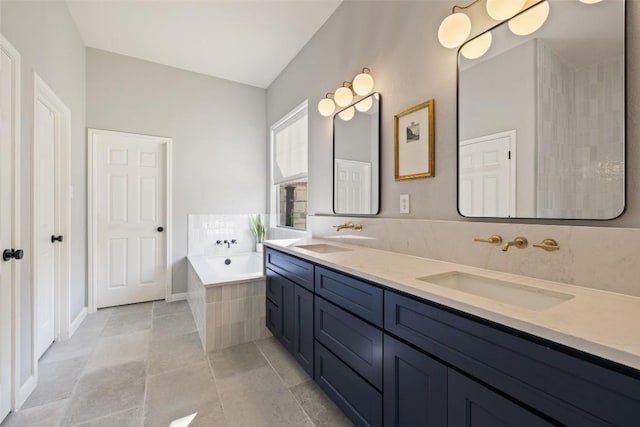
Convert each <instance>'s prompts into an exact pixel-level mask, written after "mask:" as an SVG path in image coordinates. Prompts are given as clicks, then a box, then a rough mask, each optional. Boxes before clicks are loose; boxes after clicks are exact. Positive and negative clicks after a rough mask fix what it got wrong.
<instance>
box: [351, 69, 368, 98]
mask: <svg viewBox="0 0 640 427" xmlns="http://www.w3.org/2000/svg"><path fill="white" fill-rule="evenodd" d="M372 90H373V77H371V74H369V73H365V72H362V73H360V74H358V75H357V76H355V78H354V79H353V91H354V92H355V93H357V94H358V95H360V96H365V95H369V94H370V93H371V91H372Z"/></svg>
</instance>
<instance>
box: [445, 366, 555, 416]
mask: <svg viewBox="0 0 640 427" xmlns="http://www.w3.org/2000/svg"><path fill="white" fill-rule="evenodd" d="M448 376H449V426H450V427H503V426H504V427H507V426H513V427H539V426H540V427H542V426H552V425H555V424H552V423H551V422H550V421H547V420H545V419H543V418H541V417H539V416H538V415H536V414H534V413H532V412H530V411H529V410H528V409H526V408H524V407H522V406H520V405H518V404H517V403H514V402H512V401H511V400H508V399H507V398H505V397H503V396H501V395H499V394H498V393H496V392H494V391H493V390H491V389H489V388H487V387H485V386H483V385H482V384H480V383H478V382H475V381H474V380H472V379H470V378H467V377H465V376H464V375H462V374H459V373H458V372H456V371H454V370H452V369H449V373H448Z"/></svg>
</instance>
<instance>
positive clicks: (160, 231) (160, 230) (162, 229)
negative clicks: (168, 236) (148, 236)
mask: <svg viewBox="0 0 640 427" xmlns="http://www.w3.org/2000/svg"><path fill="white" fill-rule="evenodd" d="M156 230H158V232H159V233H162V232H163V231H164V228H162V227H158V228H156Z"/></svg>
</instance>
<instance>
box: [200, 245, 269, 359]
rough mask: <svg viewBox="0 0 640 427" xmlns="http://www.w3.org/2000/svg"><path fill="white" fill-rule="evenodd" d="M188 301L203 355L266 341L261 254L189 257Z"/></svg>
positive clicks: (264, 289)
mask: <svg viewBox="0 0 640 427" xmlns="http://www.w3.org/2000/svg"><path fill="white" fill-rule="evenodd" d="M187 260H188V263H187V264H188V273H187V289H188V294H187V300H188V301H189V307H190V309H191V313H192V314H193V318H194V320H195V322H196V326H197V329H198V335H200V340H201V341H202V347H203V349H204V350H205V351H207V352H208V351H213V350H219V349H221V348H226V347H231V346H233V345H238V344H242V343H245V342H249V341H254V340H257V339H261V338H266V337H267V336H269V335H270V333H269V332H268V330H267V328H266V324H265V321H266V320H265V315H266V284H265V276H264V270H263V259H262V254H258V253H255V252H250V253H240V254H233V255H230V256H188V257H187Z"/></svg>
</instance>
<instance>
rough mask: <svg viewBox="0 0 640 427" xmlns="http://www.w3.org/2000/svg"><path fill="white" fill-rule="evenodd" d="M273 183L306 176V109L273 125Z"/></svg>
mask: <svg viewBox="0 0 640 427" xmlns="http://www.w3.org/2000/svg"><path fill="white" fill-rule="evenodd" d="M273 132H274V139H273V143H274V147H273V183H274V184H280V183H282V182H286V181H292V180H295V179H299V178H305V177H306V176H307V164H308V150H307V139H308V121H307V109H306V108H305V109H304V110H302V111H300V112H298V113H297V114H295V115H294V116H292V117H290V118H289V119H287V120H286V121H285V122H283V123H281V124H279V125H278V126H277V127H274V129H273Z"/></svg>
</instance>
